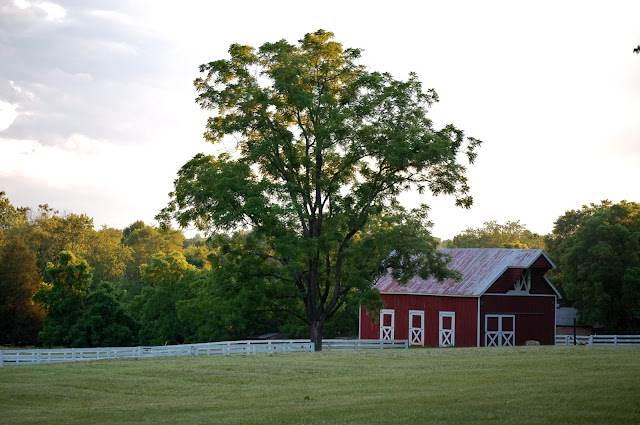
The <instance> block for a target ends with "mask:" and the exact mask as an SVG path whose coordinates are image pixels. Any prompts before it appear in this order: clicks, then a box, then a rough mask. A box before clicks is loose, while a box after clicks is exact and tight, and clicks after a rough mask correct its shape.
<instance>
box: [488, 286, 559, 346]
mask: <svg viewBox="0 0 640 425" xmlns="http://www.w3.org/2000/svg"><path fill="white" fill-rule="evenodd" d="M555 312H556V300H555V297H553V296H509V295H506V296H501V295H484V296H482V297H481V298H480V314H481V317H482V320H480V334H481V336H482V337H481V341H480V343H481V345H484V316H485V315H486V314H515V316H516V345H524V344H525V343H526V341H528V340H535V341H539V342H540V344H543V345H553V344H554V342H555V338H554V330H555V325H556V324H555V321H556V316H555Z"/></svg>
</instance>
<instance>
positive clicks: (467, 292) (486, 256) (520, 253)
mask: <svg viewBox="0 0 640 425" xmlns="http://www.w3.org/2000/svg"><path fill="white" fill-rule="evenodd" d="M438 251H439V252H442V253H445V254H448V255H450V256H451V257H452V260H451V263H450V265H449V268H450V269H453V270H458V271H460V272H462V275H463V278H462V280H461V281H459V282H456V281H454V280H451V279H449V280H445V281H444V282H438V281H437V280H436V279H435V278H433V277H430V278H429V279H426V280H424V279H421V278H419V277H417V276H416V277H413V278H411V279H410V280H409V282H407V285H406V286H401V285H400V284H399V283H398V282H397V281H396V280H395V279H393V277H392V276H391V273H388V274H387V275H385V276H383V277H381V278H380V279H379V280H378V282H377V283H376V285H375V287H376V288H377V289H378V290H379V291H380V292H381V293H401V294H421V295H447V296H461V297H479V296H481V295H482V294H484V293H485V291H486V290H487V289H489V287H490V286H491V285H492V284H493V283H494V282H495V281H496V279H498V278H499V277H500V276H502V274H503V273H504V272H505V271H506V270H507V269H509V268H518V269H528V268H529V267H531V266H532V265H533V264H534V263H536V261H537V260H538V259H540V257H543V259H544V260H546V262H548V264H549V266H550V267H552V268H555V265H554V264H553V262H552V261H551V260H550V259H549V257H547V255H546V254H545V253H544V251H542V250H541V249H506V248H456V249H440V250H438ZM543 262H544V261H543ZM547 282H548V281H547ZM549 285H551V282H549ZM551 287H552V288H553V289H554V291H555V292H556V293H557V290H556V289H555V288H554V287H553V285H551Z"/></svg>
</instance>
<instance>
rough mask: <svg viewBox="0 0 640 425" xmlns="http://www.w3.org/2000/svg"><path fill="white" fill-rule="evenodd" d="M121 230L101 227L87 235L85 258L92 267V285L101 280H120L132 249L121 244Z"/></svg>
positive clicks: (132, 251) (131, 259)
mask: <svg viewBox="0 0 640 425" xmlns="http://www.w3.org/2000/svg"><path fill="white" fill-rule="evenodd" d="M122 234H123V233H122V231H120V230H117V229H111V228H106V227H105V228H102V229H100V230H99V231H97V232H93V233H92V234H91V235H90V236H89V240H88V247H87V252H86V255H85V259H86V260H87V262H88V263H89V264H90V265H91V267H92V272H93V286H94V287H95V286H97V285H98V284H99V283H100V282H102V281H108V282H120V281H121V280H122V279H123V275H124V273H125V271H126V268H127V264H130V263H131V262H132V261H133V253H134V250H133V248H131V247H130V246H126V245H124V244H122V243H121V242H122Z"/></svg>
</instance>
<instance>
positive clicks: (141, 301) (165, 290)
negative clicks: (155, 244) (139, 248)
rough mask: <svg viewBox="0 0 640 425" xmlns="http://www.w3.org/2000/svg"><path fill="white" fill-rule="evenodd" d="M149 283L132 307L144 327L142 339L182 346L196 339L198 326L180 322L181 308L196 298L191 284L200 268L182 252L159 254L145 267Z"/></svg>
mask: <svg viewBox="0 0 640 425" xmlns="http://www.w3.org/2000/svg"><path fill="white" fill-rule="evenodd" d="M140 269H141V276H142V279H143V281H144V283H145V286H144V288H142V292H141V293H140V295H137V296H136V297H135V298H134V299H133V302H132V303H131V305H130V306H129V311H130V313H131V314H132V315H133V316H134V317H136V319H137V321H138V323H139V324H140V327H141V328H140V331H139V333H138V339H139V341H140V344H144V345H163V344H182V343H183V342H188V341H190V340H192V339H193V338H194V334H195V333H196V324H195V323H192V322H189V321H184V320H180V318H179V317H178V310H177V305H178V303H179V302H181V301H184V300H188V299H190V298H193V292H192V291H191V288H190V282H191V281H192V280H193V279H195V278H196V276H197V271H196V267H194V266H192V265H190V264H189V263H187V260H186V259H185V257H184V255H183V254H182V253H180V252H172V253H170V254H164V253H157V254H155V255H153V256H152V257H151V261H150V262H149V264H144V265H142V266H141V268H140Z"/></svg>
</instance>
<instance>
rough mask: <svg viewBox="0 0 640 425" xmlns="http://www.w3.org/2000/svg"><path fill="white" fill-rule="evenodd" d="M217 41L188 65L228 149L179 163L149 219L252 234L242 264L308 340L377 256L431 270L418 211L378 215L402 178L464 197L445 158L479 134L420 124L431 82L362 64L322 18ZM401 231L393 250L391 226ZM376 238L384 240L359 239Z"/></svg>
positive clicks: (364, 284)
mask: <svg viewBox="0 0 640 425" xmlns="http://www.w3.org/2000/svg"><path fill="white" fill-rule="evenodd" d="M229 54H230V56H231V57H230V59H222V60H217V61H214V62H210V63H208V64H204V65H201V67H200V71H201V72H202V73H203V74H204V76H202V77H201V78H198V79H196V80H195V86H196V89H197V90H198V93H199V95H198V98H197V102H198V103H199V104H200V106H201V107H202V108H203V109H207V110H212V111H214V114H215V115H214V116H213V117H211V118H210V119H209V120H208V124H207V129H206V132H205V138H206V139H207V140H209V141H210V142H212V143H220V142H222V141H223V140H224V142H225V144H226V143H229V142H230V141H231V137H232V138H233V140H235V141H236V142H237V146H235V150H234V151H235V152H237V154H234V155H233V156H232V155H231V154H230V153H222V154H220V155H218V156H207V155H204V154H198V155H196V156H195V157H194V158H193V159H192V160H190V161H189V162H187V163H186V164H185V165H184V166H183V167H182V169H181V170H180V171H179V173H178V179H177V180H176V182H175V191H174V193H173V194H172V195H171V196H172V201H171V203H170V205H169V206H168V207H167V208H165V209H164V210H163V212H162V213H161V214H160V215H159V218H160V219H163V220H165V221H166V222H168V221H169V219H170V218H175V219H176V220H177V221H178V223H179V224H180V225H181V226H186V225H188V224H189V223H194V224H195V225H196V226H197V227H198V228H199V229H201V230H203V231H207V232H211V231H231V230H238V229H243V228H244V229H250V230H251V232H252V234H253V236H252V237H253V238H254V240H255V241H256V242H255V243H252V244H249V245H248V246H245V247H243V248H241V249H240V251H239V253H238V255H239V256H240V257H247V256H252V257H255V259H253V260H250V261H249V263H247V264H251V265H252V267H254V270H256V273H255V274H256V278H257V279H263V280H264V281H265V283H261V284H260V285H261V286H264V287H265V288H267V289H268V292H269V291H270V292H269V293H270V294H273V296H274V297H273V298H272V297H271V295H270V299H272V300H273V301H276V302H277V308H278V309H279V310H281V311H287V312H289V313H290V314H292V315H294V316H296V317H299V318H301V319H302V320H304V322H306V324H307V325H308V327H309V332H310V333H311V336H312V338H313V340H314V341H316V342H319V341H320V339H321V337H322V327H323V325H324V322H325V321H326V320H328V319H330V318H331V317H332V316H333V315H335V314H336V312H337V311H338V310H340V309H341V308H342V306H343V304H344V303H345V301H346V299H347V298H348V297H349V296H351V295H353V294H356V293H358V292H366V291H368V290H369V289H370V288H371V284H372V281H373V280H374V279H375V276H376V272H378V273H379V272H380V270H381V267H382V266H381V265H382V264H383V262H386V263H385V264H386V265H388V266H394V267H395V273H396V274H398V275H401V276H402V277H403V278H406V277H407V276H408V275H409V273H412V272H419V273H420V274H421V275H425V274H428V273H433V272H435V273H436V274H437V273H440V272H441V271H442V270H443V269H444V265H445V263H446V261H445V259H444V258H441V257H439V256H436V255H434V253H435V251H434V250H433V249H432V247H435V245H434V244H433V243H432V242H431V241H432V238H431V236H430V235H429V233H428V232H427V231H426V226H425V224H426V223H424V222H421V223H420V224H421V227H419V228H415V229H412V230H413V232H410V231H409V229H408V227H406V226H405V227H403V226H402V225H400V229H399V230H393V229H392V228H388V227H393V226H394V225H395V224H396V223H391V224H389V223H386V222H385V220H387V217H390V216H392V215H393V214H395V212H394V210H395V205H396V204H397V197H398V195H400V194H401V193H403V192H405V191H407V190H409V189H412V188H413V189H416V190H418V191H419V192H420V193H422V192H425V191H430V192H431V193H432V194H434V195H439V194H448V195H453V196H455V198H456V204H457V205H459V206H462V207H469V206H470V205H471V203H472V199H471V197H470V196H469V194H468V192H469V187H468V185H467V179H466V176H465V171H466V168H465V166H463V165H462V164H460V163H458V157H459V156H466V158H467V159H468V161H469V162H473V160H474V159H475V156H476V152H475V149H476V148H477V147H478V146H479V144H480V141H478V140H476V139H473V138H467V139H465V137H464V133H463V132H462V131H461V130H459V129H457V128H455V127H454V126H452V125H447V126H446V127H445V128H443V129H441V130H437V129H435V128H433V125H432V122H431V121H430V120H429V119H428V118H427V116H426V114H427V110H428V108H429V107H430V106H431V105H432V104H433V103H434V102H436V101H437V100H438V97H437V94H436V93H435V91H433V90H427V91H426V92H425V91H424V90H423V88H422V84H421V83H420V81H419V80H418V78H417V76H416V75H415V74H410V75H409V78H408V80H406V81H401V80H396V79H394V78H393V77H392V76H391V75H390V74H387V73H379V72H369V71H368V70H367V69H366V67H364V66H363V65H359V64H357V60H358V59H359V57H360V50H358V49H343V47H342V45H341V44H339V43H337V42H335V41H333V34H332V33H330V32H326V31H323V30H319V31H317V32H315V33H313V34H307V35H305V37H304V38H303V39H302V40H300V44H299V45H292V44H289V43H288V42H286V41H284V40H281V41H278V42H275V43H265V44H264V45H262V46H261V47H260V48H259V49H257V50H256V49H254V48H252V47H250V46H241V45H237V44H234V45H232V46H231V47H230V49H229ZM228 136H231V137H228ZM408 219H409V216H408V215H407V214H406V213H404V214H402V220H408ZM371 222H374V223H375V222H379V223H386V224H387V227H385V226H383V225H378V224H373V225H370V223H371ZM399 224H402V221H401V222H400V223H399ZM376 231H380V232H381V234H380V235H376V234H375V232H376ZM414 234H415V235H416V237H415V238H414V239H415V240H414V241H413V242H411V243H410V244H409V245H412V246H411V247H410V248H407V249H405V247H404V245H405V239H403V236H412V235H414ZM383 242H387V243H393V244H389V245H379V246H372V245H371V244H373V243H383ZM418 246H419V247H421V248H424V247H428V249H427V250H426V251H424V252H423V251H417V250H416V249H415V248H416V247H418ZM410 252H411V253H412V254H417V255H409V253H410ZM233 263H234V264H241V263H242V260H237V261H236V260H234V261H233ZM430 268H433V270H431V269H430ZM242 274H243V275H245V274H248V272H244V271H243V272H242ZM267 283H268V284H267ZM256 285H257V284H256ZM318 345H319V344H318Z"/></svg>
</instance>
